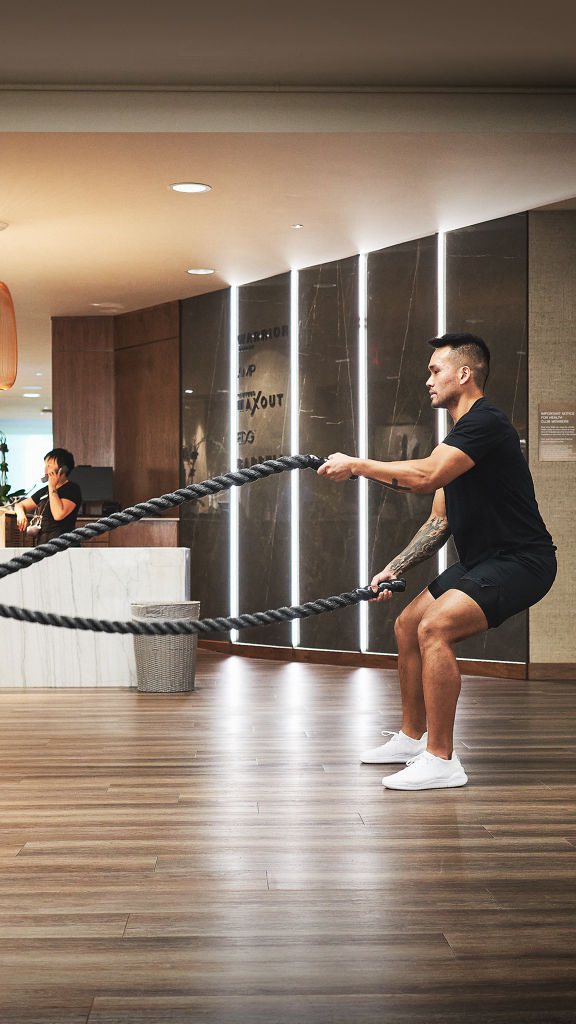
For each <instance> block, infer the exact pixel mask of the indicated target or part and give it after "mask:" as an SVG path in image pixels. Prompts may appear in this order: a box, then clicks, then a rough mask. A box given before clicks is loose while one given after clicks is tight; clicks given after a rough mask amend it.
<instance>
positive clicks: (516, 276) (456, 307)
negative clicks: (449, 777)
mask: <svg viewBox="0 0 576 1024" xmlns="http://www.w3.org/2000/svg"><path fill="white" fill-rule="evenodd" d="M527 223H528V218H527V214H523V213H522V214H516V215H514V216H512V217H503V218H501V219H500V220H492V221H488V222H487V223H485V224H475V225H473V226H472V227H466V228H460V229H458V230H457V231H451V232H450V233H449V234H447V236H446V324H447V326H446V330H447V331H450V332H453V331H454V332H457V331H458V332H459V331H471V332H472V334H479V335H480V337H482V338H484V340H485V342H486V343H487V345H488V347H489V349H490V354H491V360H490V362H491V369H490V377H489V379H488V383H487V386H486V398H488V399H489V400H490V401H491V402H493V403H494V405H496V406H497V407H498V408H499V409H502V411H503V412H504V413H506V415H507V416H508V418H509V419H510V421H511V422H512V423H513V425H514V426H515V428H516V430H517V431H518V434H519V435H520V443H521V445H522V447H523V449H524V452H525V454H526V455H527V450H526V446H527V436H528V432H527V396H528V370H527V367H528V362H527V359H528V353H527V350H528V342H527V319H528V305H527V281H528V276H527V275H528V253H527ZM454 561H457V554H456V549H455V547H454V544H453V542H452V541H450V544H449V557H448V564H450V563H452V562H454ZM456 653H457V655H458V657H460V658H471V659H482V660H489V661H520V662H522V661H526V660H527V657H528V613H527V612H521V613H520V614H519V615H515V616H514V617H513V618H511V619H508V621H507V622H504V623H503V624H502V625H501V626H499V627H498V629H491V630H489V631H488V632H487V633H482V634H480V635H479V636H477V637H472V638H471V639H470V640H465V641H464V642H463V643H461V644H458V645H457V648H456Z"/></svg>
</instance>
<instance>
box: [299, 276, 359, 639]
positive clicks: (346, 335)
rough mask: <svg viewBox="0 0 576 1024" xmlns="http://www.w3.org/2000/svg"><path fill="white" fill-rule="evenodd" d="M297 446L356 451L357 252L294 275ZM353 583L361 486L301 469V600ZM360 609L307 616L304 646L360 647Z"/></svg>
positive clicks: (321, 452)
mask: <svg viewBox="0 0 576 1024" xmlns="http://www.w3.org/2000/svg"><path fill="white" fill-rule="evenodd" d="M299 319H300V357H299V363H300V451H301V452H311V453H312V454H314V455H324V456H326V455H330V454H331V452H338V451H341V452H346V454H348V455H354V454H356V453H357V451H358V423H357V415H358V413H357V405H358V257H353V258H351V259H347V260H339V261H338V262H334V263H327V264H323V265H320V266H317V267H309V268H308V269H306V270H302V271H300V274H299ZM357 585H358V485H357V483H355V482H354V481H351V482H349V483H345V484H329V483H328V482H327V481H326V480H325V479H323V478H322V477H318V476H317V475H316V474H314V473H312V472H310V471H306V472H304V473H301V474H300V592H301V597H302V600H303V601H309V600H313V599H314V598H317V597H330V596H332V595H333V594H340V593H342V591H345V590H352V589H354V587H356V586H357ZM358 635H359V634H358V612H357V610H356V609H351V608H348V609H345V610H343V611H337V612H332V613H331V614H330V615H322V616H319V617H318V618H310V619H305V620H303V621H302V622H301V624H300V636H301V646H303V647H319V648H324V649H326V650H348V651H356V650H358Z"/></svg>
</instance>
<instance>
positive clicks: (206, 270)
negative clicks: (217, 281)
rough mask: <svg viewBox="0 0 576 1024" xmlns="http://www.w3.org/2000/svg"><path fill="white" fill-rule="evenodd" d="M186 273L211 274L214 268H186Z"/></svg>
mask: <svg viewBox="0 0 576 1024" xmlns="http://www.w3.org/2000/svg"><path fill="white" fill-rule="evenodd" d="M186 273H187V274H213V273H214V270H212V269H210V268H209V267H193V268H192V270H187V271H186Z"/></svg>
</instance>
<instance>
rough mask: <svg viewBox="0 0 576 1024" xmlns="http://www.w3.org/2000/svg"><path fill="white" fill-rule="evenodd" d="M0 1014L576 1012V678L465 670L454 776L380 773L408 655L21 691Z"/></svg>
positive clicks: (254, 1018)
mask: <svg viewBox="0 0 576 1024" xmlns="http://www.w3.org/2000/svg"><path fill="white" fill-rule="evenodd" d="M0 711H1V714H0V733H1V747H0V810H1V815H0V1021H2V1022H4V1021H7V1022H10V1024H19V1022H24V1021H25V1022H27V1024H31V1022H32V1021H34V1022H38V1024H40V1022H42V1024H44V1022H51V1024H56V1022H58V1024H84V1022H89V1024H134V1022H143V1024H144V1022H146V1024H183V1022H187V1024H188V1022H201V1024H294V1022H303V1024H389V1022H392V1024H396V1022H398V1024H445V1022H447V1024H491V1022H494V1024H495V1022H498V1024H516V1022H526V1024H528V1022H531V1024H541V1022H545V1024H555V1022H558V1024H560V1022H562V1024H568V1022H575V1021H576V961H575V950H576V923H575V922H576V806H575V803H574V795H575V792H576V763H575V760H574V753H575V750H576V686H575V684H574V683H569V682H562V683H550V682H547V683H537V682H530V683H526V682H520V681H513V680H495V679H479V678H468V679H466V680H465V682H464V687H463V696H462V699H461V705H460V709H459V719H458V743H457V750H458V752H459V754H460V755H461V758H462V761H463V763H464V765H465V768H466V770H467V771H468V774H469V777H470V782H469V784H468V786H467V787H465V788H463V789H457V790H446V791H436V792H427V793H400V792H392V791H389V790H384V789H383V788H382V786H381V783H380V780H381V777H382V775H383V774H384V772H388V771H394V770H395V769H394V768H392V767H390V768H386V769H382V768H379V767H378V766H361V765H360V764H359V762H358V754H359V752H360V751H361V750H363V749H364V748H365V747H367V746H372V745H375V744H376V743H378V742H379V736H380V730H382V729H386V728H388V729H394V728H398V725H399V720H398V711H399V701H398V695H397V689H396V679H395V674H394V673H393V672H382V671H379V670H377V669H371V668H361V669H347V668H342V667H335V666H311V665H304V664H282V663H276V662H269V661H267V662H264V661H249V660H247V659H243V658H234V657H232V658H226V657H222V656H220V655H215V654H212V653H207V652H201V654H200V657H199V666H198V672H197V690H196V692H195V693H193V694H189V695H181V696H162V695H146V694H138V693H135V692H130V691H127V690H112V691H110V690H100V691H98V690H51V691H49V690H31V691H22V690H2V691H0Z"/></svg>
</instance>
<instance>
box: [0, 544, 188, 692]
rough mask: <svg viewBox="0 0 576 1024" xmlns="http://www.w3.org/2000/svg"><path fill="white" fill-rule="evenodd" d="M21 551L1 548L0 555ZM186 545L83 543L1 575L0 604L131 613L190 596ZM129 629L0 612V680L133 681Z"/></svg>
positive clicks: (95, 614)
mask: <svg viewBox="0 0 576 1024" xmlns="http://www.w3.org/2000/svg"><path fill="white" fill-rule="evenodd" d="M21 554H22V548H4V549H3V550H2V552H1V555H0V560H1V561H6V562H7V561H9V560H10V559H11V558H13V557H15V556H16V555H21ZM189 560H190V551H189V549H188V548H92V549H91V548H80V549H77V548H76V549H73V550H69V551H65V552H63V553H62V554H59V555H54V556H53V557H52V558H47V559H45V560H44V561H43V562H39V563H38V564H36V565H32V566H30V567H29V568H28V569H22V570H21V571H20V572H18V573H16V574H15V575H13V576H7V577H6V578H5V579H2V580H0V603H1V604H12V605H20V606H21V607H24V608H30V609H32V610H34V611H38V610H39V611H50V612H56V613H58V614H63V615H82V616H86V617H90V618H97V619H129V618H131V612H130V605H131V603H133V602H134V603H136V602H147V601H148V602H149V601H158V602H164V601H188V600H189V599H190V561H189ZM135 685H136V665H135V660H134V650H133V641H132V637H131V636H120V635H113V636H109V635H106V634H99V633H84V632H79V631H77V630H69V629H56V628H54V627H52V626H37V625H32V624H30V623H21V622H15V621H12V620H10V619H0V686H135Z"/></svg>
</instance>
